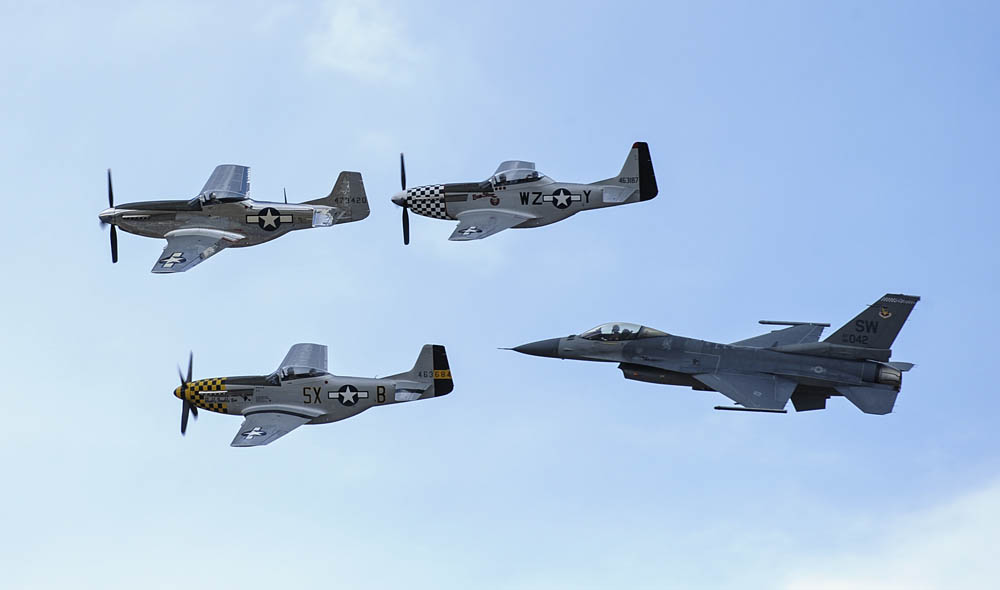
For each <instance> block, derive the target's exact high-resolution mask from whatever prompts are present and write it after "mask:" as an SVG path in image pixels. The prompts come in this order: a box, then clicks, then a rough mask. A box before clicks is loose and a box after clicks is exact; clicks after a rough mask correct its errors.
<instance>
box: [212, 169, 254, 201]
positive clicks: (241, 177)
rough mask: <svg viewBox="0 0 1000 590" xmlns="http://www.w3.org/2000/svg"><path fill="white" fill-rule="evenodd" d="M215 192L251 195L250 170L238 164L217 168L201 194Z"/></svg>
mask: <svg viewBox="0 0 1000 590" xmlns="http://www.w3.org/2000/svg"><path fill="white" fill-rule="evenodd" d="M213 191H215V192H222V193H235V194H238V195H243V196H244V197H245V196H247V195H248V194H249V193H250V168H249V167H247V166H239V165H236V164H222V165H221V166H216V167H215V170H213V171H212V175H211V176H209V177H208V180H207V181H206V182H205V186H204V187H202V189H201V194H204V193H210V192H213Z"/></svg>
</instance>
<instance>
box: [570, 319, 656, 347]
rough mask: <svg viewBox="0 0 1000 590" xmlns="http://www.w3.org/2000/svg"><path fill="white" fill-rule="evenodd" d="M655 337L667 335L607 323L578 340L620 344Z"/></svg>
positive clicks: (647, 329)
mask: <svg viewBox="0 0 1000 590" xmlns="http://www.w3.org/2000/svg"><path fill="white" fill-rule="evenodd" d="M657 336H667V333H666V332H661V331H659V330H657V329H654V328H647V327H646V326H640V325H639V324H630V323H628V322H609V323H607V324H601V325H600V326H597V327H596V328H591V329H590V330H587V331H586V332H584V333H583V334H580V338H584V339H586V340H600V341H602V342H622V341H625V340H638V339H642V338H655V337H657Z"/></svg>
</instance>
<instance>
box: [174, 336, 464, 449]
mask: <svg viewBox="0 0 1000 590" xmlns="http://www.w3.org/2000/svg"><path fill="white" fill-rule="evenodd" d="M192 361H193V355H192V356H191V357H189V358H188V370H187V376H185V375H184V374H183V373H182V374H181V386H180V387H178V388H176V389H174V395H175V396H176V397H178V398H180V399H181V401H182V402H183V406H182V408H181V434H184V433H185V432H186V431H187V423H188V414H189V413H190V414H193V415H194V416H195V417H197V416H198V409H199V408H201V409H202V410H208V411H210V412H217V413H220V414H235V415H242V416H243V424H242V425H241V426H240V429H239V432H238V433H237V434H236V437H235V438H234V439H233V442H232V443H231V444H232V446H234V447H255V446H261V445H266V444H268V443H270V442H273V441H275V440H277V439H278V438H280V437H282V436H284V435H286V434H288V433H289V432H291V431H292V430H294V429H296V428H298V427H299V426H302V425H303V424H328V423H330V422H336V421H338V420H343V419H344V418H350V417H351V416H356V415H358V414H360V413H361V412H364V411H365V410H367V409H369V408H373V407H376V406H384V405H389V404H395V403H400V402H409V401H415V400H419V399H428V398H432V397H441V396H443V395H447V394H449V393H451V390H452V388H453V387H454V386H453V383H452V380H451V368H450V367H449V366H448V355H447V353H446V352H445V349H444V347H443V346H440V345H437V344H425V345H424V347H423V348H422V349H421V350H420V356H418V357H417V362H416V364H414V365H413V368H412V369H410V370H409V371H406V372H405V373H399V374H398V375H391V376H389V377H383V378H381V379H377V378H367V377H341V376H337V375H333V374H331V373H330V372H329V371H327V366H326V363H327V349H326V346H323V345H321V344H296V345H294V346H292V348H291V349H290V350H289V351H288V354H286V355H285V359H284V360H283V361H281V366H279V367H278V369H277V370H276V371H274V372H273V373H271V374H270V375H261V376H248V377H220V378H215V379H198V380H197V381H193V380H192V375H191V372H192ZM178 372H180V370H179V369H178Z"/></svg>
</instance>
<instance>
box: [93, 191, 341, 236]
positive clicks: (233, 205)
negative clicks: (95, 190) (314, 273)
mask: <svg viewBox="0 0 1000 590" xmlns="http://www.w3.org/2000/svg"><path fill="white" fill-rule="evenodd" d="M271 211H273V212H275V214H276V215H277V218H276V219H272V218H267V219H265V220H264V221H262V220H261V219H260V217H261V214H262V213H265V214H267V213H270V212H271ZM100 219H101V220H102V221H104V222H105V223H112V224H114V225H116V226H118V227H119V228H120V229H122V230H123V231H126V232H128V233H131V234H136V235H140V236H145V237H149V238H166V237H167V233H169V232H171V231H174V230H178V229H186V228H208V229H216V230H220V231H224V232H230V233H233V234H239V235H240V236H243V237H242V238H240V239H237V240H235V241H233V242H232V243H231V245H230V246H229V247H232V248H237V247H244V246H254V245H257V244H262V243H264V242H269V241H271V240H273V239H275V238H278V237H280V236H283V235H285V234H287V233H289V232H291V231H294V230H297V229H307V228H311V227H324V226H329V225H333V224H334V222H335V221H336V210H335V209H333V208H331V207H325V206H322V205H305V204H298V203H272V202H267V201H254V200H253V199H249V198H246V199H240V200H227V201H223V202H212V201H208V202H204V203H203V202H200V201H199V200H198V199H194V200H176V201H145V202H139V203H127V204H124V205H118V206H116V207H113V208H108V209H105V210H104V211H102V212H101V213H100Z"/></svg>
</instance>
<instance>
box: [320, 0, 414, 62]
mask: <svg viewBox="0 0 1000 590" xmlns="http://www.w3.org/2000/svg"><path fill="white" fill-rule="evenodd" d="M323 13H324V14H323V17H322V20H321V26H320V30H319V31H317V32H315V33H313V34H311V35H309V36H308V37H307V39H306V44H307V49H308V56H309V59H310V61H311V62H313V63H314V64H316V65H319V66H322V67H326V68H330V69H333V70H336V71H339V72H343V73H345V74H349V75H352V76H355V77H358V78H362V79H367V80H378V81H381V80H388V79H392V78H398V77H400V76H407V75H409V73H410V72H412V70H413V68H414V66H417V65H419V64H420V62H421V58H422V56H423V54H424V51H423V49H422V48H421V47H420V46H418V45H417V44H416V43H415V42H414V41H413V40H412V39H411V38H410V37H409V35H408V34H407V31H406V28H405V27H404V25H403V23H402V22H401V20H400V18H399V17H398V16H397V15H396V13H395V10H394V9H393V8H392V7H391V6H389V5H387V4H386V3H385V2H382V1H381V0H370V1H360V0H334V1H331V2H329V3H327V5H326V7H325V8H324V10H323Z"/></svg>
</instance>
